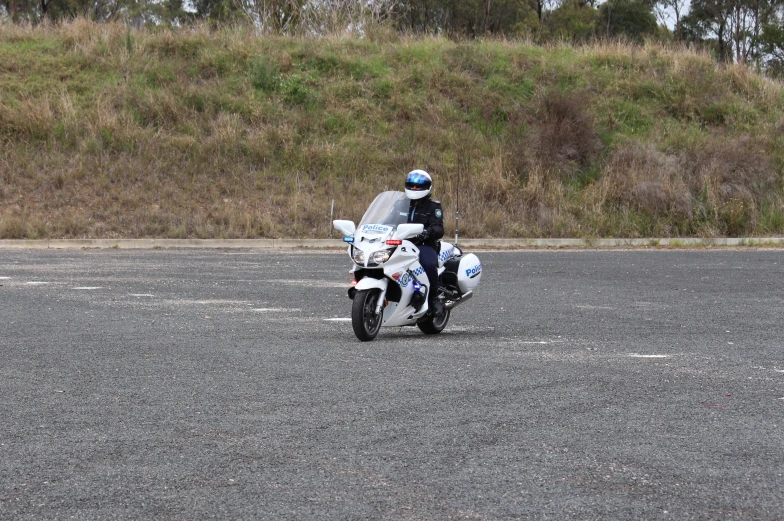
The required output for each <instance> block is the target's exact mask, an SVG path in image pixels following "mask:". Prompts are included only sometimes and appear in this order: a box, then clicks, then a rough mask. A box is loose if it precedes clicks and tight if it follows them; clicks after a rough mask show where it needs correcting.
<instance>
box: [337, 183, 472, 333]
mask: <svg viewBox="0 0 784 521" xmlns="http://www.w3.org/2000/svg"><path fill="white" fill-rule="evenodd" d="M408 205H409V200H408V199H407V198H406V195H405V193H404V192H397V191H389V192H382V193H381V194H379V195H378V196H377V197H376V198H375V200H374V201H373V202H372V203H371V204H370V206H369V207H368V209H367V211H366V212H365V215H364V216H363V217H362V220H361V221H360V222H359V226H358V227H356V226H355V225H354V222H353V221H345V220H335V221H333V223H332V224H333V226H334V227H335V229H336V230H337V231H338V232H340V233H341V234H343V241H344V242H346V243H348V255H349V257H350V258H351V260H352V261H353V262H354V265H353V267H352V269H351V271H350V275H351V287H350V288H349V290H348V296H349V298H350V299H352V300H353V304H352V307H351V325H352V327H353V329H354V334H356V336H357V338H358V339H360V340H362V341H363V342H366V341H370V340H373V339H374V338H375V337H376V335H377V334H378V332H379V330H380V329H381V327H382V326H385V327H392V326H414V325H416V326H417V327H418V328H419V329H420V330H421V331H422V332H423V333H425V334H428V335H435V334H438V333H440V332H441V331H443V330H444V328H445V327H446V325H447V322H449V316H450V314H451V312H452V309H454V307H455V306H457V305H458V304H462V303H463V302H465V301H466V300H468V299H470V298H471V296H472V295H473V292H474V290H475V289H476V287H477V286H478V285H479V281H480V280H481V278H482V264H481V263H480V262H479V259H478V258H477V256H476V255H474V254H473V253H467V254H466V253H463V251H462V250H461V249H460V248H458V247H457V246H455V245H452V244H449V243H447V242H444V241H441V243H440V248H439V254H438V275H439V279H440V284H439V285H438V287H437V288H431V287H430V281H428V279H427V275H426V274H425V270H424V268H423V267H422V265H421V264H420V263H419V248H418V247H417V246H416V245H415V244H414V243H413V242H411V241H410V239H412V238H413V237H415V236H416V235H419V234H420V233H422V230H423V226H422V225H421V224H408V223H406V221H407V213H408ZM428 291H437V292H438V295H437V299H438V300H439V301H440V302H441V304H442V305H441V306H435V307H436V308H437V309H438V310H439V312H438V313H437V314H436V313H428V311H429V309H428V299H427V293H428Z"/></svg>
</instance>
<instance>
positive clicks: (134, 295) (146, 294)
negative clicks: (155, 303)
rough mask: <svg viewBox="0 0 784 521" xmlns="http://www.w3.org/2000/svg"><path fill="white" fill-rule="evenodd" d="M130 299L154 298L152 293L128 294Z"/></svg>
mask: <svg viewBox="0 0 784 521" xmlns="http://www.w3.org/2000/svg"><path fill="white" fill-rule="evenodd" d="M129 295H130V296H132V297H154V296H155V295H153V294H152V293H129Z"/></svg>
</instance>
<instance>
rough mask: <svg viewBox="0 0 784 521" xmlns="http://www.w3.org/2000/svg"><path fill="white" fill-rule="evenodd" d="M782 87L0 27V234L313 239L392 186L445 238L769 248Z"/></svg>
mask: <svg viewBox="0 0 784 521" xmlns="http://www.w3.org/2000/svg"><path fill="white" fill-rule="evenodd" d="M782 135H784V88H782V86H781V85H780V84H774V83H771V82H769V81H767V80H765V79H763V78H762V77H760V76H758V75H756V74H754V73H753V72H751V71H749V70H748V69H746V68H744V67H740V66H731V67H726V68H721V67H718V66H716V65H715V64H714V63H713V62H712V61H711V59H710V58H709V57H706V56H702V55H699V54H695V53H692V52H687V51H674V50H667V49H664V48H660V47H655V46H645V47H635V48H631V47H626V46H621V45H617V46H615V45H596V46H593V47H581V48H571V47H567V46H557V47H548V48H542V47H536V46H532V45H528V44H525V43H520V42H501V41H476V42H470V43H454V42H450V41H447V40H444V39H438V38H421V39H408V38H399V37H397V36H395V35H393V34H389V33H384V32H380V33H379V34H378V35H371V37H370V38H367V39H358V38H354V37H347V38H328V39H320V40H307V39H292V38H275V37H263V38H260V37H256V36H254V35H253V34H252V33H251V32H250V31H248V30H245V29H242V28H232V29H223V30H220V31H218V32H210V31H209V30H208V29H206V28H197V29H196V30H182V31H179V32H170V31H158V32H133V33H131V34H129V33H128V32H127V30H126V28H125V27H124V26H121V25H93V24H90V23H88V22H84V21H77V22H75V23H73V24H70V25H66V26H62V27H56V28H52V27H48V28H37V29H32V28H19V27H12V26H9V25H0V238H18V237H33V238H35V237H40V238H43V237H280V236H288V235H294V236H299V237H325V236H327V235H328V233H329V213H330V204H331V201H332V200H333V199H334V201H335V213H336V217H340V218H350V219H358V218H359V217H360V216H361V214H362V211H363V209H364V207H365V206H366V205H367V203H368V202H369V201H370V200H371V199H372V197H373V196H374V195H375V193H376V192H377V191H380V190H383V189H400V187H401V185H402V181H403V177H404V174H405V173H406V172H407V171H409V170H411V169H413V168H425V169H427V170H428V171H430V172H431V173H432V174H433V175H434V177H435V187H436V188H435V193H436V196H437V197H438V198H440V199H442V201H443V202H444V203H445V205H446V207H447V214H448V217H450V218H449V219H448V220H447V224H448V227H449V228H451V227H452V224H453V220H452V219H451V211H450V210H451V209H452V203H453V201H454V193H455V192H454V190H455V185H456V179H457V172H458V168H457V165H458V161H461V162H463V163H464V168H463V169H462V171H463V174H462V179H461V193H460V202H461V233H462V234H464V235H465V236H468V237H471V236H485V235H488V236H503V237H530V236H535V237H542V236H544V237H546V236H552V237H565V236H579V237H597V236H608V237H613V236H615V237H620V236H624V237H639V236H690V235H700V236H720V235H770V234H781V233H784V197H783V196H782V177H783V176H782V165H783V164H784V137H783V136H782Z"/></svg>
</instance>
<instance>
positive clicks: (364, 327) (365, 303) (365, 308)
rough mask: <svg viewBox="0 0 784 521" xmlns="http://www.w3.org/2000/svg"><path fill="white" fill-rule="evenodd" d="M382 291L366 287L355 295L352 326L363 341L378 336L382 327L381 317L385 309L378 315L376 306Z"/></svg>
mask: <svg viewBox="0 0 784 521" xmlns="http://www.w3.org/2000/svg"><path fill="white" fill-rule="evenodd" d="M380 295H381V291H379V290H378V289H375V288H373V289H364V290H362V291H357V293H356V295H354V304H353V305H352V306H351V327H352V328H353V329H354V334H355V335H357V338H358V339H360V340H361V341H363V342H368V341H370V340H373V339H374V338H376V335H377V334H378V331H379V330H380V329H381V319H382V318H383V316H384V310H383V309H382V310H381V313H379V314H378V315H376V306H377V305H378V297H379V296H380Z"/></svg>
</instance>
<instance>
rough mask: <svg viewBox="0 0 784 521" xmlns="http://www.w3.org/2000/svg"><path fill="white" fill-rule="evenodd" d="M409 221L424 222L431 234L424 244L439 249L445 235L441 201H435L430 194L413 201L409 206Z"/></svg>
mask: <svg viewBox="0 0 784 521" xmlns="http://www.w3.org/2000/svg"><path fill="white" fill-rule="evenodd" d="M415 204H416V206H414V205H415ZM412 211H413V218H412V213H411V212H412ZM408 222H410V223H416V224H423V225H424V226H425V230H426V231H427V232H428V234H430V236H429V237H428V238H427V240H426V241H424V242H423V243H422V244H423V245H426V246H431V247H433V248H436V251H438V240H439V239H440V238H441V237H443V236H444V211H443V210H442V209H441V201H434V200H432V199H430V196H429V195H428V196H427V197H423V198H422V199H417V200H414V201H411V204H409V206H408Z"/></svg>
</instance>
